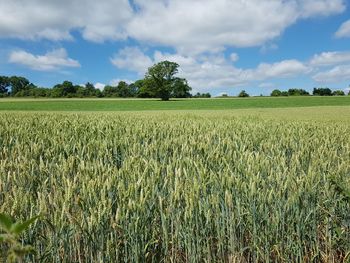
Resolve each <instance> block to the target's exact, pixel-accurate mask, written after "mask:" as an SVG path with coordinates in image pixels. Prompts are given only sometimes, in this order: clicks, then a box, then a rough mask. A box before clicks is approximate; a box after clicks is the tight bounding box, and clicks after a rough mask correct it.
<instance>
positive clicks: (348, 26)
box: [335, 20, 350, 38]
mask: <svg viewBox="0 0 350 263" xmlns="http://www.w3.org/2000/svg"><path fill="white" fill-rule="evenodd" d="M335 36H336V37H338V38H342V37H350V20H348V21H346V22H344V23H343V24H342V25H341V26H340V28H339V29H338V31H337V32H336V33H335Z"/></svg>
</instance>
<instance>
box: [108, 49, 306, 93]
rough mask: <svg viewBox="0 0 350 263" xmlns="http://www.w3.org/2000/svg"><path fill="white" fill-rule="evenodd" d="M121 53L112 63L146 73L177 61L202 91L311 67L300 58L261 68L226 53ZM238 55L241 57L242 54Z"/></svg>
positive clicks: (295, 73)
mask: <svg viewBox="0 0 350 263" xmlns="http://www.w3.org/2000/svg"><path fill="white" fill-rule="evenodd" d="M127 51H129V52H127ZM118 54H119V56H118ZM118 54H117V55H116V56H115V57H114V58H113V59H112V63H113V64H114V65H116V66H118V67H119V68H123V69H127V70H132V71H136V72H138V73H139V75H142V74H144V72H145V69H147V67H145V65H152V64H154V63H157V62H160V61H163V60H169V61H174V62H176V63H178V64H179V65H180V70H179V76H181V77H184V78H186V79H187V80H188V81H189V84H190V85H191V86H192V87H193V88H194V89H195V90H198V91H199V90H208V89H210V88H232V87H235V86H240V85H245V84H248V83H251V82H254V81H263V80H266V79H273V78H286V77H293V76H298V75H301V74H306V73H308V71H309V69H308V67H307V66H305V65H304V64H303V63H302V62H300V61H297V60H284V61H280V62H276V63H273V64H267V63H262V64H260V65H258V66H257V68H252V69H242V68H238V67H235V66H234V64H233V63H234V61H232V56H230V58H229V59H227V58H226V57H225V56H224V54H223V53H216V54H209V55H208V54H207V55H197V56H190V55H181V54H179V53H174V54H171V53H163V52H160V51H156V52H154V54H153V56H151V57H150V56H147V55H146V54H144V53H143V52H142V51H141V50H140V49H138V48H135V47H132V48H128V49H123V50H122V51H120V52H119V53H118ZM126 54H128V56H126ZM135 54H136V55H135ZM234 58H235V59H238V56H237V58H236V57H234ZM140 61H143V62H140ZM116 62H118V63H116ZM135 63H136V66H135Z"/></svg>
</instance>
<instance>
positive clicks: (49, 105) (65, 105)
mask: <svg viewBox="0 0 350 263" xmlns="http://www.w3.org/2000/svg"><path fill="white" fill-rule="evenodd" d="M315 106H350V96H344V97H288V98H270V97H253V98H227V99H217V98H216V99H179V100H171V101H165V102H164V101H159V100H154V99H149V100H145V99H0V111H1V110H3V111H4V110H5V111H148V110H229V109H249V108H290V107H315Z"/></svg>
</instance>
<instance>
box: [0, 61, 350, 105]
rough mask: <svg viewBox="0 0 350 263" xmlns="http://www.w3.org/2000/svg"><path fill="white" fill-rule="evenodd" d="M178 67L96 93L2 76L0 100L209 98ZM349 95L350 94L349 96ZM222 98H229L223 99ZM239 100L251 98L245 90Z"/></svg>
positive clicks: (88, 87)
mask: <svg viewBox="0 0 350 263" xmlns="http://www.w3.org/2000/svg"><path fill="white" fill-rule="evenodd" d="M178 68H179V65H178V64H177V63H175V62H170V61H162V62H159V63H157V64H155V65H153V66H152V67H150V68H149V69H148V71H147V73H146V74H145V77H144V78H143V79H140V80H137V81H135V82H134V83H131V84H128V83H126V82H125V81H120V82H119V83H118V84H117V85H115V86H113V85H106V86H105V87H104V89H103V90H100V89H97V88H96V87H95V86H94V85H93V84H92V83H90V82H88V83H86V84H85V85H74V84H73V83H72V82H70V81H64V82H63V83H61V84H57V85H55V86H53V87H52V88H42V87H37V86H36V85H34V84H33V83H31V82H30V81H29V80H28V79H26V78H25V77H21V76H11V77H7V76H0V97H7V96H13V97H51V98H75V97H76V98H84V97H97V98H101V97H107V98H113V97H119V98H133V97H136V98H161V99H162V100H169V99H170V98H191V97H192V98H210V97H211V95H210V93H196V94H195V95H192V94H191V90H192V88H191V87H190V86H189V85H188V82H187V80H186V79H184V78H179V77H176V74H177V73H178ZM270 95H271V96H272V97H279V96H308V95H310V93H309V92H307V91H306V90H303V89H289V90H288V91H281V90H278V89H275V90H273V91H272V93H271V94H270ZM312 95H315V96H344V95H345V93H344V91H342V90H335V91H332V90H331V89H329V88H314V90H313V92H312ZM349 95H350V92H349ZM222 97H228V95H226V96H224V95H223V96H222ZM238 97H249V94H248V93H247V92H246V91H245V90H242V91H241V92H240V93H239V95H238Z"/></svg>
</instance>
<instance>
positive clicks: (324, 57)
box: [310, 51, 350, 66]
mask: <svg viewBox="0 0 350 263" xmlns="http://www.w3.org/2000/svg"><path fill="white" fill-rule="evenodd" d="M346 62H350V52H349V51H343V52H340V51H335V52H323V53H321V54H316V55H315V56H314V57H313V58H312V59H311V61H310V64H311V65H313V66H332V65H336V64H341V63H346Z"/></svg>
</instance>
